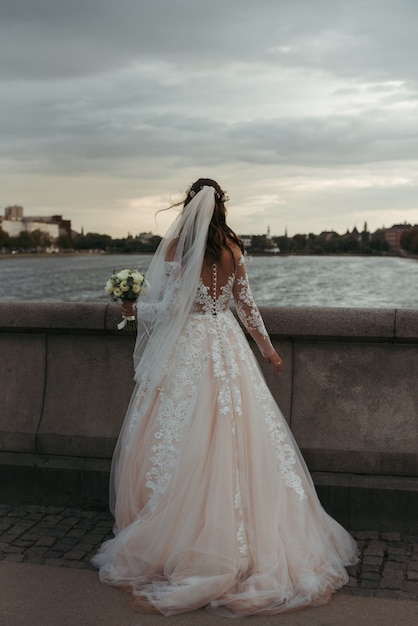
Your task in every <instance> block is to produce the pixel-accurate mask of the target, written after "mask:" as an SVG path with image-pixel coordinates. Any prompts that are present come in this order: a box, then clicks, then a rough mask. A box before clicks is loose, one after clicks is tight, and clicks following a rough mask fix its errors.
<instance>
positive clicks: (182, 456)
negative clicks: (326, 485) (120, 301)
mask: <svg viewBox="0 0 418 626" xmlns="http://www.w3.org/2000/svg"><path fill="white" fill-rule="evenodd" d="M111 508H112V511H113V512H114V515H115V538H113V539H111V540H109V541H107V542H105V543H104V544H103V546H102V547H101V549H100V551H99V553H98V554H97V555H96V556H95V557H94V559H93V563H94V564H95V565H96V566H97V567H98V568H99V570H100V578H101V580H102V581H103V582H106V583H109V584H112V585H119V586H121V587H128V588H129V589H130V590H131V592H132V594H133V595H134V598H135V602H136V604H137V605H138V607H141V606H143V607H153V608H154V609H156V610H158V611H159V612H160V613H162V614H164V615H173V614H176V613H181V612H186V611H192V610H194V609H198V608H200V607H202V606H205V605H209V607H210V608H212V609H214V610H216V611H218V612H219V613H221V614H223V615H229V616H231V617H232V616H234V615H241V616H244V615H251V614H255V613H261V614H262V613H264V614H274V613H280V612H285V611H290V610H295V609H298V608H302V607H304V606H308V605H313V604H323V603H325V602H327V600H328V599H329V597H330V595H331V594H332V592H333V591H335V590H336V589H338V588H339V587H341V586H342V585H344V584H345V583H346V582H347V580H348V576H347V573H346V570H345V566H347V565H350V564H353V563H355V562H356V560H357V556H356V555H357V546H356V544H355V542H354V540H353V539H352V537H351V536H350V535H349V534H348V533H347V532H346V531H345V530H344V529H343V528H342V527H341V526H340V525H339V524H338V523H337V522H336V521H335V520H333V519H332V518H331V517H330V516H329V515H328V514H327V513H326V512H325V511H324V509H323V508H322V506H321V504H320V502H319V500H318V498H317V495H316V493H315V489H314V486H313V483H312V480H311V477H310V475H309V472H308V470H307V468H306V466H305V463H304V461H303V458H302V457H301V455H300V452H299V450H298V447H297V445H296V443H295V442H294V440H293V437H292V434H291V432H290V430H289V428H288V426H287V424H286V421H285V419H284V417H283V415H282V414H281V412H280V410H279V408H278V407H277V405H276V403H275V401H274V399H273V397H272V396H271V394H270V391H269V389H268V387H267V385H266V383H265V381H264V378H263V375H262V373H261V371H260V369H259V366H258V363H257V361H256V359H255V357H254V355H253V353H252V350H251V349H250V347H249V345H248V343H247V341H246V338H245V336H244V334H243V332H242V330H241V327H240V326H239V324H238V323H237V321H236V320H235V318H234V316H233V315H232V313H231V312H229V311H227V312H225V313H222V314H220V315H217V316H212V315H200V314H193V315H191V316H190V318H189V321H188V323H187V325H186V328H185V329H184V331H183V333H182V335H181V337H180V340H179V341H178V342H177V344H176V346H175V348H174V349H173V350H172V352H171V354H169V355H162V358H161V376H160V378H159V380H158V384H157V383H156V384H153V383H152V381H149V380H148V381H145V382H144V383H142V384H139V385H138V386H137V387H136V389H135V392H134V394H133V397H132V400H131V403H130V406H129V409H128V413H127V416H126V419H125V422H124V426H123V428H122V431H121V435H120V437H119V441H118V444H117V448H116V451H115V455H114V460H113V466H112V476H111Z"/></svg>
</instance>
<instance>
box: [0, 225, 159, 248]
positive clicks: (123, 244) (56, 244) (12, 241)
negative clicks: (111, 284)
mask: <svg viewBox="0 0 418 626" xmlns="http://www.w3.org/2000/svg"><path fill="white" fill-rule="evenodd" d="M160 241H161V237H159V236H158V235H154V236H151V237H149V238H147V239H140V238H137V237H131V236H129V237H125V238H122V239H112V237H110V235H102V234H100V233H87V234H86V235H84V234H76V235H74V236H73V237H70V236H68V235H63V236H61V237H58V239H55V240H54V239H52V238H51V236H50V235H49V234H48V233H47V232H45V231H42V230H34V231H32V232H27V231H22V232H21V233H19V235H17V236H16V237H11V236H10V235H9V234H8V233H6V232H5V231H3V230H2V229H1V227H0V250H5V251H7V252H34V253H35V252H39V253H42V252H46V251H47V250H50V249H55V250H62V251H68V252H70V251H73V250H76V251H87V250H93V251H98V252H110V253H117V252H118V253H130V252H137V253H141V252H142V253H148V252H151V253H152V252H155V250H156V249H157V247H158V244H159V243H160Z"/></svg>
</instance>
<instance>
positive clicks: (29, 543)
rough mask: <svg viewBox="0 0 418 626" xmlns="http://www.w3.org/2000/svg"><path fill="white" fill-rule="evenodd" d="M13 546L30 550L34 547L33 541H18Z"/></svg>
mask: <svg viewBox="0 0 418 626" xmlns="http://www.w3.org/2000/svg"><path fill="white" fill-rule="evenodd" d="M13 545H14V546H18V547H20V548H28V547H29V546H33V541H30V540H28V539H16V541H14V542H13Z"/></svg>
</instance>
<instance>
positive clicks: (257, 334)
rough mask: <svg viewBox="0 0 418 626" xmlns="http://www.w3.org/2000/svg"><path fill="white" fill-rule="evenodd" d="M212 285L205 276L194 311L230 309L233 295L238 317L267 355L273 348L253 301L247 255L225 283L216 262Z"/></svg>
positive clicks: (216, 311) (202, 312)
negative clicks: (219, 281) (218, 272)
mask: <svg viewBox="0 0 418 626" xmlns="http://www.w3.org/2000/svg"><path fill="white" fill-rule="evenodd" d="M212 276H213V280H212V284H211V285H207V284H204V283H203V281H202V278H201V279H200V282H199V287H198V289H197V293H196V299H195V303H194V307H193V313H201V314H212V315H215V316H216V315H218V314H220V313H222V312H225V311H227V310H228V309H229V303H230V301H231V297H233V299H234V303H235V307H236V311H237V314H238V317H239V319H240V320H241V322H242V324H243V325H244V327H245V328H246V330H247V331H248V332H249V333H250V335H251V336H252V338H253V339H254V341H255V342H256V343H257V345H258V347H259V348H260V351H261V352H262V354H263V355H264V356H265V357H268V356H270V355H271V354H272V352H273V351H274V348H273V346H272V344H271V341H270V338H269V336H268V333H267V330H266V327H265V325H264V322H263V319H262V317H261V315H260V312H259V310H258V308H257V305H256V303H255V301H254V297H253V294H252V292H251V288H250V284H249V281H248V276H247V271H246V267H245V260H244V257H243V256H241V257H240V259H239V261H238V263H237V268H236V271H235V272H234V273H233V274H231V275H230V276H229V278H228V280H227V282H226V283H225V284H224V285H221V286H219V285H218V284H217V280H216V265H214V266H213V274H212Z"/></svg>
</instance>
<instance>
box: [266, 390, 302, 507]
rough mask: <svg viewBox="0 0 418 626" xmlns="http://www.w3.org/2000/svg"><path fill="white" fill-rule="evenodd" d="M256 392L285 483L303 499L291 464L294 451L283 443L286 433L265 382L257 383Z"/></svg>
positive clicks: (293, 461) (294, 460)
mask: <svg viewBox="0 0 418 626" xmlns="http://www.w3.org/2000/svg"><path fill="white" fill-rule="evenodd" d="M256 393H257V398H258V400H259V402H260V404H261V406H262V407H263V413H264V419H265V422H266V424H267V427H268V429H269V432H270V437H271V440H272V443H273V445H274V447H275V449H276V453H277V459H278V461H279V465H280V469H281V472H282V474H283V477H284V480H285V483H286V485H287V486H288V487H290V488H291V489H293V490H294V491H295V492H296V493H297V494H298V496H299V500H305V499H306V494H305V490H304V489H303V487H302V480H301V478H300V476H299V475H298V474H296V472H295V471H294V469H293V466H294V465H295V464H296V453H295V450H294V449H293V447H292V446H291V445H289V444H288V443H283V442H284V441H285V440H286V439H287V433H286V432H285V429H284V428H283V426H282V424H281V423H280V422H279V420H278V419H277V417H276V414H275V411H274V409H273V400H272V398H271V396H270V392H269V390H268V389H267V386H266V385H265V384H259V385H257V391H256Z"/></svg>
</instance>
